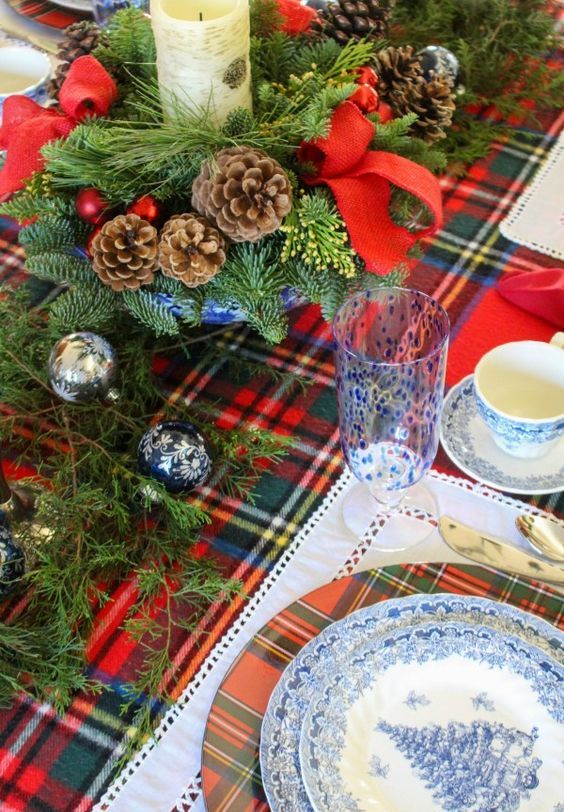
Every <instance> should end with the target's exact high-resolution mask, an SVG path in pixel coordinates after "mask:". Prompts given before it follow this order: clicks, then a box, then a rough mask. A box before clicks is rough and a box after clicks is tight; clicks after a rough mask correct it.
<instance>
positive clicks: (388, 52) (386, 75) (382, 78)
mask: <svg viewBox="0 0 564 812" xmlns="http://www.w3.org/2000/svg"><path fill="white" fill-rule="evenodd" d="M374 70H375V71H376V73H377V74H378V95H379V96H380V97H381V98H382V100H383V101H385V102H387V103H388V104H389V105H390V107H394V96H395V94H399V95H400V97H402V98H403V95H404V93H405V87H406V85H411V84H412V83H413V82H417V81H418V80H419V79H421V78H422V77H423V70H422V69H421V64H420V62H419V60H418V58H417V56H416V55H415V54H414V53H413V48H412V47H411V45H406V46H403V47H401V48H394V47H393V46H391V47H390V48H384V50H383V51H378V53H377V54H376V56H375V57H374Z"/></svg>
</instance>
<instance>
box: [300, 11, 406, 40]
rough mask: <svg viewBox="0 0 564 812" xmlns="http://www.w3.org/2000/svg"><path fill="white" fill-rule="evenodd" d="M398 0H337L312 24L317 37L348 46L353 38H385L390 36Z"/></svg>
mask: <svg viewBox="0 0 564 812" xmlns="http://www.w3.org/2000/svg"><path fill="white" fill-rule="evenodd" d="M394 2H395V0H393V1H392V0H336V2H331V3H328V4H327V7H326V8H325V9H324V10H322V11H319V12H318V17H319V20H318V21H314V22H313V23H312V24H311V29H312V31H313V32H314V36H315V35H317V36H318V37H319V36H321V37H326V38H331V39H334V40H336V41H337V42H338V43H339V44H340V45H346V43H347V42H348V41H349V40H350V39H354V40H359V39H361V38H362V37H370V38H372V39H381V38H383V37H385V36H386V32H387V30H388V21H389V18H390V11H391V9H392V6H393V4H394Z"/></svg>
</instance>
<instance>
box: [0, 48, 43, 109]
mask: <svg viewBox="0 0 564 812" xmlns="http://www.w3.org/2000/svg"><path fill="white" fill-rule="evenodd" d="M50 75H51V62H50V60H49V57H48V56H46V55H45V54H44V53H42V52H41V51H38V50H37V49H36V48H30V47H28V46H27V45H6V46H4V47H0V114H1V113H2V107H3V106H4V102H5V101H6V99H7V98H8V96H13V95H14V94H18V95H23V96H28V97H29V98H30V99H33V101H35V102H37V103H38V104H43V102H45V101H46V99H47V81H48V79H49V76H50Z"/></svg>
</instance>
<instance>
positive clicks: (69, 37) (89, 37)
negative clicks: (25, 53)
mask: <svg viewBox="0 0 564 812" xmlns="http://www.w3.org/2000/svg"><path fill="white" fill-rule="evenodd" d="M100 33H101V32H100V28H99V27H98V26H97V25H96V23H95V22H93V21H92V20H81V21H80V22H78V23H73V24H72V25H69V26H67V28H65V30H64V34H63V38H62V39H61V41H60V43H59V50H58V52H57V57H58V59H60V60H61V62H60V64H59V65H58V66H57V70H56V71H55V74H54V76H53V78H52V79H51V81H50V82H49V86H48V91H49V95H50V96H51V98H52V99H55V98H57V96H58V93H59V90H60V89H61V85H62V84H63V82H64V81H65V79H66V76H67V73H68V72H69V68H70V66H71V65H72V63H73V62H74V60H75V59H78V57H79V56H88V54H90V53H92V51H93V50H94V48H95V47H96V45H97V44H98V40H99V38H100Z"/></svg>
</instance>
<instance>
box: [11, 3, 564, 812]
mask: <svg viewBox="0 0 564 812" xmlns="http://www.w3.org/2000/svg"><path fill="white" fill-rule="evenodd" d="M13 2H15V0H13ZM563 125H564V114H562V115H560V116H559V117H547V118H545V119H543V121H542V127H543V130H542V131H537V132H535V131H531V130H527V129H525V128H519V127H516V128H515V130H514V131H513V134H512V136H511V138H510V139H509V140H508V142H507V143H504V144H500V143H498V144H495V145H494V146H493V148H492V151H491V153H490V155H489V156H488V158H487V159H486V160H484V161H481V162H479V163H477V164H476V165H475V166H474V167H473V169H472V170H471V172H470V174H469V176H468V177H467V178H466V179H465V180H463V181H456V180H453V179H445V180H444V181H443V188H444V193H445V195H444V197H445V227H444V229H443V231H442V232H441V234H440V235H439V236H438V238H437V239H436V240H435V241H434V242H433V243H432V244H430V245H429V246H428V250H427V253H426V255H425V257H424V259H423V261H422V262H420V263H419V264H418V265H417V267H416V268H415V269H414V271H413V274H412V278H411V282H412V284H414V285H415V286H416V287H419V288H421V289H422V290H424V291H426V292H428V293H430V294H432V295H434V296H436V297H437V298H439V300H440V301H441V302H442V303H443V304H444V305H445V306H446V308H447V309H448V311H449V314H450V317H451V321H452V325H453V342H452V348H451V352H450V358H449V367H448V382H449V384H453V383H455V382H456V381H458V380H460V378H462V377H463V376H465V375H467V374H469V373H470V372H472V370H473V368H474V366H475V364H476V362H477V360H478V359H479V357H481V355H482V354H483V353H484V352H486V351H487V350H488V349H490V348H491V347H492V346H495V345H496V344H499V343H501V342H504V341H511V340H517V339H521V338H537V339H541V340H545V339H548V338H550V336H551V335H552V333H553V332H554V330H553V328H551V326H550V325H549V324H548V323H547V322H544V321H543V320H541V319H538V318H536V317H534V316H531V315H528V314H527V313H524V312H523V311H521V310H519V309H518V308H516V307H514V306H512V305H510V304H509V303H507V302H505V301H504V300H502V299H501V298H500V297H499V296H498V294H497V293H496V291H495V283H496V281H497V280H498V279H499V277H500V276H501V274H503V273H504V272H505V271H506V270H509V269H515V268H517V269H527V268H529V267H531V263H532V262H535V263H539V262H540V263H541V264H545V265H553V264H554V261H553V260H549V259H548V258H542V257H540V258H539V256H538V255H536V254H533V253H532V252H530V251H528V250H527V249H525V248H522V247H519V246H517V245H514V244H511V243H509V242H508V241H507V240H505V239H504V238H503V237H501V235H500V234H499V231H498V228H497V225H498V223H499V221H500V219H501V218H502V217H503V216H505V214H506V213H507V211H508V209H509V208H510V206H511V205H512V203H513V202H514V200H515V198H516V197H517V196H518V195H519V193H520V192H521V190H522V189H523V187H524V185H525V184H526V183H527V182H528V181H529V179H530V178H531V176H532V175H533V173H534V171H535V170H536V168H537V167H538V165H539V163H540V162H541V161H542V159H543V157H544V156H545V155H546V152H547V150H548V149H549V148H550V147H551V146H552V144H553V142H554V140H555V137H557V135H558V133H559V131H560V129H561V128H562V126H563ZM15 237H16V230H15V229H14V226H13V224H11V223H10V222H9V221H7V220H5V219H0V262H1V272H0V278H4V280H10V281H11V282H18V281H21V279H22V278H23V276H22V270H21V269H22V262H23V253H22V251H21V249H19V248H17V247H16V245H15V243H14V240H15ZM215 340H216V341H219V342H220V345H221V346H223V347H225V348H226V350H227V349H229V348H231V349H233V350H234V351H236V352H237V353H239V354H240V355H241V356H243V357H245V358H248V359H251V360H254V361H258V362H260V363H262V364H265V365H266V366H271V367H274V368H277V369H283V370H292V371H295V372H297V373H299V374H300V375H301V376H302V377H304V378H305V379H307V380H309V381H310V382H311V383H312V385H311V386H310V387H308V388H307V389H306V391H305V392H304V391H301V390H300V389H299V388H292V387H291V386H290V385H289V384H287V383H282V384H280V383H276V382H273V381H272V379H271V378H269V377H268V376H253V377H252V379H250V380H246V381H239V382H237V381H236V380H234V378H233V375H232V374H231V373H230V370H229V365H228V363H227V361H222V362H217V363H214V364H213V365H209V364H206V363H205V360H204V359H203V357H202V356H199V355H198V354H197V353H196V354H195V355H194V357H193V359H192V360H191V362H190V363H189V364H188V363H187V362H186V361H185V359H183V358H182V357H181V356H180V355H179V356H178V357H170V358H167V359H162V360H161V364H160V367H159V369H158V373H159V375H160V377H161V381H162V384H163V387H165V388H166V389H167V390H168V391H170V393H171V398H172V399H173V400H174V401H175V402H177V403H178V406H179V409H184V408H185V407H187V408H188V409H189V406H190V403H191V402H192V400H194V399H195V398H199V399H200V400H202V401H203V402H204V403H205V404H207V405H209V407H210V409H212V410H215V411H214V413H215V416H216V420H217V423H218V425H220V426H223V427H225V428H230V427H234V426H240V425H257V426H261V427H264V428H268V429H271V430H273V431H276V432H278V433H281V434H292V435H294V436H295V437H296V438H297V445H296V446H295V448H293V449H292V451H291V452H290V454H289V455H288V457H287V458H286V459H285V461H284V462H283V463H282V464H281V465H278V466H277V467H276V468H275V469H271V470H265V472H264V475H263V476H262V478H261V480H260V482H259V483H258V486H257V488H256V491H255V495H256V498H257V503H256V506H251V505H249V504H247V503H244V502H242V501H240V500H236V499H226V498H225V496H224V495H222V494H221V493H220V492H219V491H218V490H217V489H216V488H214V486H213V483H212V485H210V486H209V487H206V488H205V489H203V490H202V491H201V492H200V493H199V494H198V496H197V497H195V498H197V499H199V500H201V501H202V502H203V503H205V505H206V506H207V507H208V508H209V509H210V511H211V515H212V518H213V523H212V525H210V527H209V528H207V529H206V531H205V540H206V541H208V542H209V545H210V554H211V555H213V556H214V557H215V558H216V559H217V561H218V563H219V565H220V566H221V568H222V570H223V571H224V572H225V573H226V574H230V575H233V576H235V577H238V578H240V579H241V581H242V583H243V586H244V592H245V594H246V595H252V594H254V593H255V592H256V591H257V589H258V588H259V587H260V585H261V584H262V583H263V581H264V579H265V577H266V576H267V575H268V573H269V572H270V571H271V570H272V568H273V567H274V566H275V564H276V562H277V561H278V560H279V559H280V557H281V555H282V554H283V552H284V550H285V548H286V547H287V544H288V541H289V540H290V539H291V538H292V537H293V536H294V535H295V533H296V531H297V530H298V528H299V527H300V526H301V525H303V523H304V522H305V521H306V520H307V518H308V517H309V516H310V515H311V513H312V512H313V510H314V509H315V508H316V507H317V506H318V505H319V504H320V503H321V501H322V500H323V498H324V496H325V495H326V494H327V492H328V490H329V488H330V486H331V484H332V483H333V482H334V481H335V480H336V478H337V476H338V474H339V473H340V471H341V470H342V457H341V453H340V449H339V446H338V434H337V430H336V404H335V398H334V393H333V390H332V386H331V384H332V377H333V364H332V354H331V336H330V330H329V327H328V325H327V324H325V323H324V321H323V320H322V318H321V316H320V313H319V310H318V309H317V308H315V307H306V308H301V309H299V310H297V311H295V312H294V314H293V315H292V319H291V329H290V336H289V338H288V340H287V341H285V342H284V343H283V344H282V345H281V346H279V347H276V348H274V349H272V348H269V347H267V346H265V344H264V342H263V341H262V340H261V339H260V338H258V337H257V336H256V335H255V334H253V333H252V332H251V331H250V330H248V329H247V328H238V329H237V330H234V331H231V332H229V333H227V334H226V335H225V336H223V337H222V338H220V339H215ZM437 467H439V468H440V469H441V470H444V471H447V472H451V473H456V470H455V469H454V468H453V466H452V464H451V463H450V462H449V461H448V459H447V458H446V456H445V455H444V454H443V453H442V452H439V456H438V458H437ZM535 502H536V503H537V504H539V505H540V506H542V507H544V508H545V509H549V510H552V511H553V512H555V513H558V514H560V515H561V514H562V513H563V512H564V498H563V497H562V495H560V497H559V496H558V495H552V496H550V497H548V496H547V497H541V498H538V499H536V500H535ZM500 590H501V591H503V589H502V588H501V587H500ZM132 591H133V587H132V584H131V583H124V584H122V585H120V586H119V587H118V588H117V589H116V590H115V592H114V593H113V595H112V599H111V600H110V601H109V602H108V603H107V604H106V605H105V606H104V608H103V609H102V611H101V612H100V614H99V617H98V622H97V624H96V629H95V631H94V634H93V638H92V641H91V644H90V649H89V659H90V670H91V672H92V673H93V674H94V675H95V676H96V677H97V678H98V679H100V680H102V681H103V682H105V683H106V684H107V685H108V686H109V687H110V689H111V690H109V691H108V692H106V693H104V694H103V695H102V696H100V697H92V696H89V695H77V697H76V698H75V700H74V702H73V704H72V706H71V707H70V708H69V710H68V712H67V714H66V715H65V716H64V717H63V718H59V717H57V716H56V715H55V714H54V712H53V710H52V709H51V708H50V707H49V706H47V705H42V706H40V705H38V704H37V703H34V702H31V701H30V700H28V699H21V700H19V701H17V702H16V703H15V704H14V706H13V707H12V708H10V709H7V710H3V711H1V712H0V760H1V768H0V809H2V810H5V812H19V811H20V810H30V811H31V810H33V812H88V810H90V809H91V808H92V807H93V805H94V803H95V802H96V800H97V799H98V798H100V797H101V795H102V794H103V793H104V791H105V790H106V788H107V787H108V785H109V784H110V783H111V780H112V777H113V774H114V769H115V764H116V761H117V759H118V758H119V755H120V752H121V744H122V742H123V741H125V740H126V738H127V735H128V726H129V724H130V722H131V720H130V719H124V718H120V716H119V707H120V704H121V698H122V695H123V691H124V684H125V683H126V682H128V681H129V680H130V679H131V677H132V674H133V673H134V670H135V668H136V666H137V665H138V663H139V660H140V650H139V649H138V648H136V646H135V644H134V643H133V642H132V641H131V640H130V639H129V638H128V637H127V636H125V635H123V634H122V633H120V632H119V631H118V626H119V624H120V622H121V621H122V620H123V618H124V616H125V614H126V612H127V610H128V608H129V606H130V604H131V597H132ZM535 600H536V599H535ZM243 603H244V601H243V600H238V601H235V602H233V603H232V604H230V605H229V606H225V605H221V606H216V607H214V609H213V611H211V612H210V613H209V614H208V617H207V618H206V624H205V628H206V631H207V632H208V634H207V637H206V638H205V639H206V642H205V644H204V645H202V646H199V647H197V646H196V644H195V640H194V638H192V637H189V636H187V634H186V633H185V632H183V631H181V630H179V631H178V634H177V638H176V639H175V641H174V646H175V650H176V653H177V656H176V671H175V673H174V675H172V676H171V687H172V690H173V694H174V696H175V697H178V696H179V695H180V694H181V693H182V691H183V690H184V689H185V687H186V686H187V685H189V684H190V683H191V681H192V680H193V677H194V675H195V674H196V672H197V671H198V669H199V668H200V667H201V666H202V664H203V663H205V661H206V657H207V656H208V654H209V652H210V650H211V649H212V648H213V646H214V645H215V644H216V643H217V641H218V640H220V639H221V638H222V636H223V635H224V634H225V633H226V631H227V630H228V629H229V628H230V627H231V626H232V624H233V622H234V620H235V619H236V618H237V616H238V615H239V614H240V612H241V609H242V606H243ZM132 812H135V811H134V810H132Z"/></svg>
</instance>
